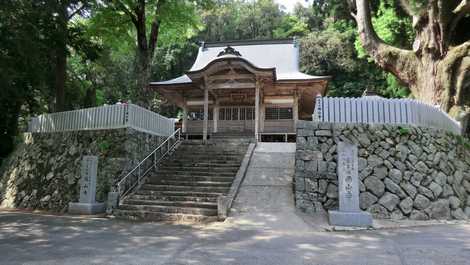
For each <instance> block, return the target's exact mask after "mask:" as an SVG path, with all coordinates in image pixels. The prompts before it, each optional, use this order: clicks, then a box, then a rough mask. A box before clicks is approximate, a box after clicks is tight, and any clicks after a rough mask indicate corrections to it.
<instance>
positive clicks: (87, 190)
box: [69, 156, 105, 214]
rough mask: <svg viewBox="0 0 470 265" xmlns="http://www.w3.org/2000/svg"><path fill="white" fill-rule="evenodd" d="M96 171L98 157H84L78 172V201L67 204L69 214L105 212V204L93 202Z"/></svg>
mask: <svg viewBox="0 0 470 265" xmlns="http://www.w3.org/2000/svg"><path fill="white" fill-rule="evenodd" d="M97 170H98V157H97V156H84V157H83V160H82V165H81V170H80V174H81V178H80V199H79V202H71V203H69V213H72V214H97V213H103V212H104V211H105V204H104V203H98V202H96V201H95V197H96V173H97Z"/></svg>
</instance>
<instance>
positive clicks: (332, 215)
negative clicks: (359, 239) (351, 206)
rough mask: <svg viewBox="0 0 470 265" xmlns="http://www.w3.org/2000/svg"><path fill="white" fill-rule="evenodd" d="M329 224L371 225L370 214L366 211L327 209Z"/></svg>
mask: <svg viewBox="0 0 470 265" xmlns="http://www.w3.org/2000/svg"><path fill="white" fill-rule="evenodd" d="M328 216H329V220H330V225H335V226H358V227H369V226H372V216H371V215H370V213H368V212H363V211H358V212H340V211H328Z"/></svg>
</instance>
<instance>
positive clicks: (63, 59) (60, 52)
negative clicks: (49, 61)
mask: <svg viewBox="0 0 470 265" xmlns="http://www.w3.org/2000/svg"><path fill="white" fill-rule="evenodd" d="M58 11H59V12H58V13H59V14H58V18H57V43H56V49H55V73H54V74H55V84H54V86H55V87H54V88H55V108H54V110H55V111H56V112H59V111H64V110H65V81H66V79H67V35H68V28H67V24H68V11H67V5H66V4H61V5H60V6H59V7H58Z"/></svg>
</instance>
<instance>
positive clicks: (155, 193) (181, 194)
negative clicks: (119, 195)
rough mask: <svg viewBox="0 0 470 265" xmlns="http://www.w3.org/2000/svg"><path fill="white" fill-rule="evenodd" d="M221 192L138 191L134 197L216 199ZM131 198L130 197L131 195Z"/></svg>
mask: <svg viewBox="0 0 470 265" xmlns="http://www.w3.org/2000/svg"><path fill="white" fill-rule="evenodd" d="M222 194H223V192H207V191H203V192H196V191H165V190H163V191H156V190H145V189H144V190H138V191H137V192H136V193H135V195H143V196H162V197H165V196H170V197H184V196H193V197H199V198H216V199H217V197H218V196H220V195H222ZM131 196H132V195H131Z"/></svg>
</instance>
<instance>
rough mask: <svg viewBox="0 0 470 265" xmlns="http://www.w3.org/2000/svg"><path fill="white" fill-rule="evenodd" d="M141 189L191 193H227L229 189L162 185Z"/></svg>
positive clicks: (147, 186)
mask: <svg viewBox="0 0 470 265" xmlns="http://www.w3.org/2000/svg"><path fill="white" fill-rule="evenodd" d="M141 189H143V190H154V191H189V192H220V193H226V192H228V190H229V187H201V186H175V185H160V184H144V185H142V187H141Z"/></svg>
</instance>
